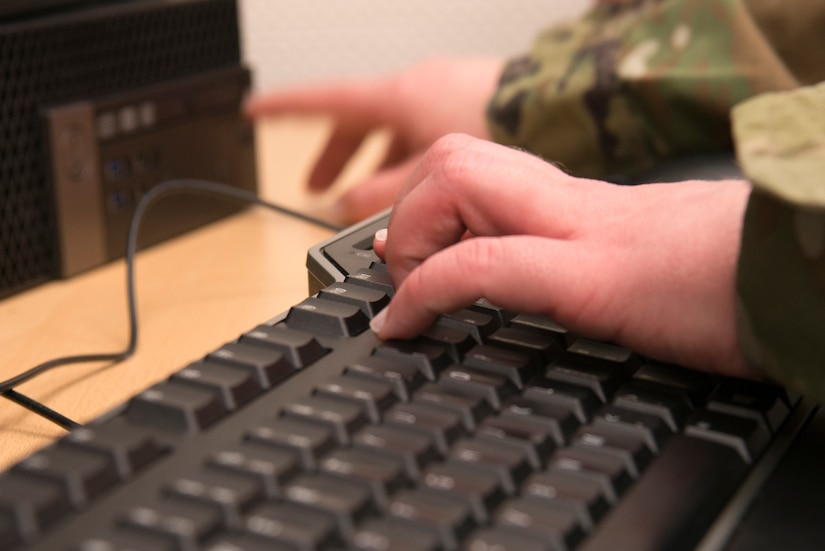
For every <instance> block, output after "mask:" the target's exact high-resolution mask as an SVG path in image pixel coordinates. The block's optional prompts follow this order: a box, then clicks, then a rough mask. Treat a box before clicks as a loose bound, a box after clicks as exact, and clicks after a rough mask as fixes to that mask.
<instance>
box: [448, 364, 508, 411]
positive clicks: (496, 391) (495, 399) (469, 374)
mask: <svg viewBox="0 0 825 551" xmlns="http://www.w3.org/2000/svg"><path fill="white" fill-rule="evenodd" d="M439 383H440V384H441V385H442V386H448V387H454V388H458V389H463V388H467V389H470V391H471V392H473V393H474V394H476V395H478V396H483V397H484V399H485V400H486V401H487V403H488V404H489V405H490V406H491V407H492V408H493V409H496V410H499V409H501V405H502V402H503V401H504V400H507V399H508V398H510V397H511V396H514V395H515V394H516V387H515V385H514V384H513V383H512V381H510V379H508V378H507V377H505V376H504V375H500V374H498V373H493V372H491V371H484V370H481V369H475V368H472V367H466V366H453V367H450V368H448V369H447V370H446V371H444V373H442V375H441V379H440V381H439Z"/></svg>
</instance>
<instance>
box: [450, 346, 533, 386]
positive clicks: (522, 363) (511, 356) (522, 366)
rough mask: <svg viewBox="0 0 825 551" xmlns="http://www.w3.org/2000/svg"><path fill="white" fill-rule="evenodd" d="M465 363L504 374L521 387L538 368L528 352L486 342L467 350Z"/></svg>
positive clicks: (468, 365)
mask: <svg viewBox="0 0 825 551" xmlns="http://www.w3.org/2000/svg"><path fill="white" fill-rule="evenodd" d="M463 363H464V365H465V366H467V367H474V368H478V369H481V370H487V371H491V372H493V373H498V374H501V375H504V376H505V377H507V378H509V379H510V380H511V381H513V384H514V385H516V387H517V388H519V389H523V388H524V387H525V385H526V384H527V381H529V380H530V379H531V378H532V377H533V375H534V374H535V373H536V371H537V368H538V365H537V363H536V362H535V361H534V360H533V359H532V358H531V357H530V356H529V355H528V354H522V353H521V352H517V351H515V350H507V349H505V348H498V347H495V346H489V345H486V344H480V345H478V346H476V347H474V348H473V349H472V350H470V351H469V352H467V354H466V356H465V357H464V362H463Z"/></svg>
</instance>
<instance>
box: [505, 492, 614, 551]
mask: <svg viewBox="0 0 825 551" xmlns="http://www.w3.org/2000/svg"><path fill="white" fill-rule="evenodd" d="M495 522H496V524H497V525H499V526H509V527H512V528H518V529H521V530H524V531H525V532H528V533H531V534H534V535H536V536H538V537H540V538H542V539H543V540H545V541H548V542H549V544H550V548H551V549H557V550H559V551H567V550H572V549H574V548H575V547H576V546H577V545H578V544H579V543H580V542H581V541H582V539H583V538H584V531H583V530H582V528H581V526H580V525H579V522H578V517H577V516H576V515H575V513H573V512H572V511H570V510H569V509H567V508H564V507H557V506H556V505H555V504H554V503H553V502H548V501H542V500H538V499H531V498H529V497H528V498H516V499H513V500H510V501H508V502H506V503H505V504H504V505H503V506H502V507H501V508H500V509H499V511H498V512H497V513H496V519H495ZM617 549H621V548H617Z"/></svg>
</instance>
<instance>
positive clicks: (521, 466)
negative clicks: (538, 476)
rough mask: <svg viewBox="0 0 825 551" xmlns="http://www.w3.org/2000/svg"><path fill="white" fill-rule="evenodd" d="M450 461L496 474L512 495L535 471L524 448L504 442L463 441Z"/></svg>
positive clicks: (486, 440) (458, 444) (456, 446)
mask: <svg viewBox="0 0 825 551" xmlns="http://www.w3.org/2000/svg"><path fill="white" fill-rule="evenodd" d="M450 458H451V459H452V460H455V461H456V462H458V463H466V464H468V465H470V466H475V467H479V468H482V469H485V470H487V471H489V472H491V473H493V474H494V475H495V476H496V477H497V478H498V480H499V482H500V484H501V487H502V488H503V489H504V491H505V492H507V493H508V494H513V493H515V492H516V489H517V488H518V487H519V486H520V485H521V483H522V482H523V481H524V479H525V478H527V475H528V474H530V472H532V468H531V466H530V462H529V460H528V457H527V453H526V452H525V450H524V448H523V447H521V446H514V445H511V444H509V443H508V442H506V441H502V440H493V439H488V438H484V437H474V438H462V439H460V440H459V441H458V442H456V443H455V444H454V445H453V447H452V449H451V450H450Z"/></svg>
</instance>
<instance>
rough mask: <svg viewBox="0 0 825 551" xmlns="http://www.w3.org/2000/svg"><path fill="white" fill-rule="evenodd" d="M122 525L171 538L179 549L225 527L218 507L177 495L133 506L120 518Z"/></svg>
mask: <svg viewBox="0 0 825 551" xmlns="http://www.w3.org/2000/svg"><path fill="white" fill-rule="evenodd" d="M120 524H122V525H124V526H128V527H130V528H133V529H135V530H145V531H146V532H148V533H150V534H157V535H159V536H166V537H169V538H170V539H172V540H173V541H175V542H176V544H177V547H178V548H179V549H197V548H198V546H199V545H200V544H202V543H204V542H205V541H206V539H207V538H208V537H209V536H211V535H213V534H215V533H217V532H218V531H219V530H221V529H222V527H223V526H224V524H223V518H222V517H221V515H220V512H219V511H218V509H216V508H215V507H212V506H210V505H206V504H203V503H198V502H195V501H193V500H188V499H183V498H179V497H176V496H167V497H164V498H163V499H160V500H158V501H156V502H154V503H151V504H146V505H141V506H137V507H133V508H132V509H130V510H129V511H127V512H126V513H125V514H124V515H123V516H122V517H121V519H120Z"/></svg>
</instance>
